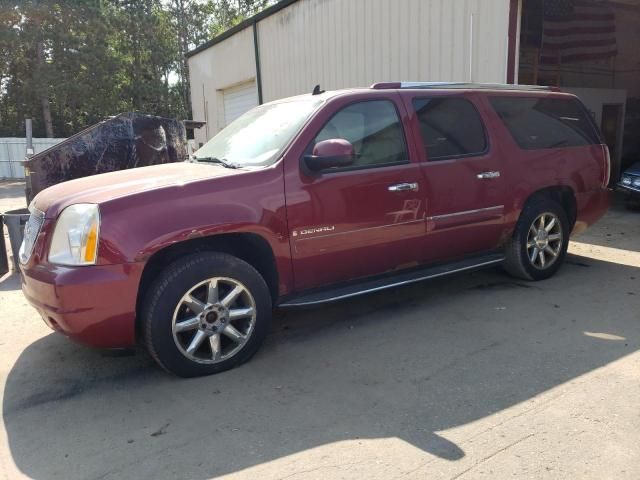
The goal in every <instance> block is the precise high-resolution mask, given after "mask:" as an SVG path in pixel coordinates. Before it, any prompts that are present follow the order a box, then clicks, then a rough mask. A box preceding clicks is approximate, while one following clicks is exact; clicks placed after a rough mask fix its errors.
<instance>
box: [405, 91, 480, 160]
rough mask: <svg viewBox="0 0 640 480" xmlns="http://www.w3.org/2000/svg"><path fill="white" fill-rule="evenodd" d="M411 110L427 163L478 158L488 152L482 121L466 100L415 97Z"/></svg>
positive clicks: (474, 108)
mask: <svg viewBox="0 0 640 480" xmlns="http://www.w3.org/2000/svg"><path fill="white" fill-rule="evenodd" d="M413 108H415V110H416V113H417V115H418V121H419V122H420V133H421V135H422V141H423V143H424V148H425V150H426V151H427V158H428V160H429V161H433V160H444V159H448V158H456V157H465V156H472V155H481V154H482V153H484V152H485V151H486V150H487V137H486V135H485V131H484V125H483V124H482V119H481V118H480V114H479V113H478V111H477V110H476V107H474V106H473V104H472V103H471V102H470V101H469V100H467V99H465V98H459V97H455V98H454V97H436V98H416V99H415V100H414V101H413Z"/></svg>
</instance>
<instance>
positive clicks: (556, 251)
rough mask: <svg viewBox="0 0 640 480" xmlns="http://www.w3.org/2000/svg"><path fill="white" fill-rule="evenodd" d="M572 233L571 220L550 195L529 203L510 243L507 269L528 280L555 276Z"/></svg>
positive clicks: (506, 251) (514, 274) (507, 254)
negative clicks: (549, 197) (550, 198)
mask: <svg viewBox="0 0 640 480" xmlns="http://www.w3.org/2000/svg"><path fill="white" fill-rule="evenodd" d="M569 233H570V227H569V221H568V220H567V215H566V213H565V211H564V209H563V208H562V206H561V205H560V204H558V203H557V202H555V201H553V200H549V199H546V198H539V199H536V200H533V201H531V202H529V203H528V204H527V205H526V206H525V208H524V209H523V210H522V213H521V215H520V219H519V220H518V223H517V224H516V229H515V231H514V233H513V236H512V238H511V240H510V241H509V243H508V244H507V246H506V249H505V255H506V259H505V264H504V266H505V269H506V270H507V272H509V273H510V274H511V275H513V276H514V277H518V278H522V279H525V280H544V279H547V278H549V277H551V276H553V275H554V274H555V273H556V272H557V271H558V269H559V268H560V266H561V265H562V262H563V261H564V258H565V256H566V254H567V247H568V245H569Z"/></svg>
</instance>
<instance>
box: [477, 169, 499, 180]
mask: <svg viewBox="0 0 640 480" xmlns="http://www.w3.org/2000/svg"><path fill="white" fill-rule="evenodd" d="M476 176H477V177H478V178H479V179H480V180H488V179H491V178H499V177H500V172H497V171H496V172H482V173H479V174H478V175H476Z"/></svg>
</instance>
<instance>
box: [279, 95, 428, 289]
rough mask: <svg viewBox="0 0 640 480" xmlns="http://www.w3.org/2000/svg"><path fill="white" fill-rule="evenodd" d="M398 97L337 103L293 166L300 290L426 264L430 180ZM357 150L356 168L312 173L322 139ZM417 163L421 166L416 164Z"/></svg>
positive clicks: (291, 206) (311, 129) (310, 130)
mask: <svg viewBox="0 0 640 480" xmlns="http://www.w3.org/2000/svg"><path fill="white" fill-rule="evenodd" d="M405 117H406V110H405V109H404V106H403V104H402V102H401V100H400V97H399V95H398V94H397V93H396V92H393V91H389V92H372V93H370V94H361V95H355V94H354V95H350V96H348V97H341V98H336V99H334V100H333V101H331V102H330V103H329V104H328V105H327V106H325V107H324V109H323V110H322V111H321V112H319V114H318V116H317V117H316V118H315V119H314V121H313V123H312V124H311V125H309V126H308V127H307V128H306V130H305V132H304V133H303V137H306V138H303V139H302V140H301V141H299V142H297V143H303V145H301V148H299V149H298V150H297V151H296V152H295V153H294V152H291V154H288V155H287V158H286V160H285V186H286V187H285V188H286V201H287V217H288V222H289V230H290V234H291V249H292V257H293V266H294V275H295V286H296V289H297V290H305V289H310V288H315V287H319V286H322V285H328V284H333V283H336V282H340V281H346V280H351V279H355V278H359V277H365V276H370V275H375V274H380V273H384V272H387V271H390V270H395V269H400V268H403V267H410V266H414V265H417V264H418V263H420V260H421V255H422V253H421V252H422V247H423V241H424V236H425V225H424V212H425V211H424V197H423V188H424V185H423V177H422V175H421V172H420V166H419V165H418V164H417V163H416V162H415V158H413V157H415V151H414V150H412V147H411V145H410V143H409V142H408V141H407V137H406V135H405V133H406V132H405V128H404V125H403V119H406V118H405ZM332 138H340V139H344V140H348V141H349V142H350V143H351V144H353V146H354V148H355V152H356V156H357V159H356V161H355V163H354V165H353V166H351V167H347V168H339V169H332V170H330V171H325V172H322V173H321V174H319V175H308V174H306V173H305V172H304V171H303V170H302V169H301V168H300V158H301V157H302V156H303V155H304V154H305V153H310V152H311V151H312V150H313V146H314V145H315V144H316V143H317V142H319V141H322V140H327V139H332ZM412 160H413V161H412Z"/></svg>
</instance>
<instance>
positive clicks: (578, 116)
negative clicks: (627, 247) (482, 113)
mask: <svg viewBox="0 0 640 480" xmlns="http://www.w3.org/2000/svg"><path fill="white" fill-rule="evenodd" d="M489 101H490V102H491V105H492V106H493V108H494V109H495V111H496V112H497V114H498V115H499V116H500V118H501V119H502V121H503V122H504V124H505V125H506V127H507V128H508V129H509V132H511V135H512V136H513V139H514V140H515V141H516V143H517V144H518V145H519V146H520V147H521V148H523V149H525V150H540V149H545V148H562V147H579V146H582V145H592V144H599V143H600V137H599V135H598V133H597V131H596V130H595V128H594V126H593V122H592V120H591V118H589V114H588V112H587V111H586V109H585V108H584V107H583V106H582V104H581V103H580V102H578V101H577V100H574V99H558V98H531V97H490V98H489Z"/></svg>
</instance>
